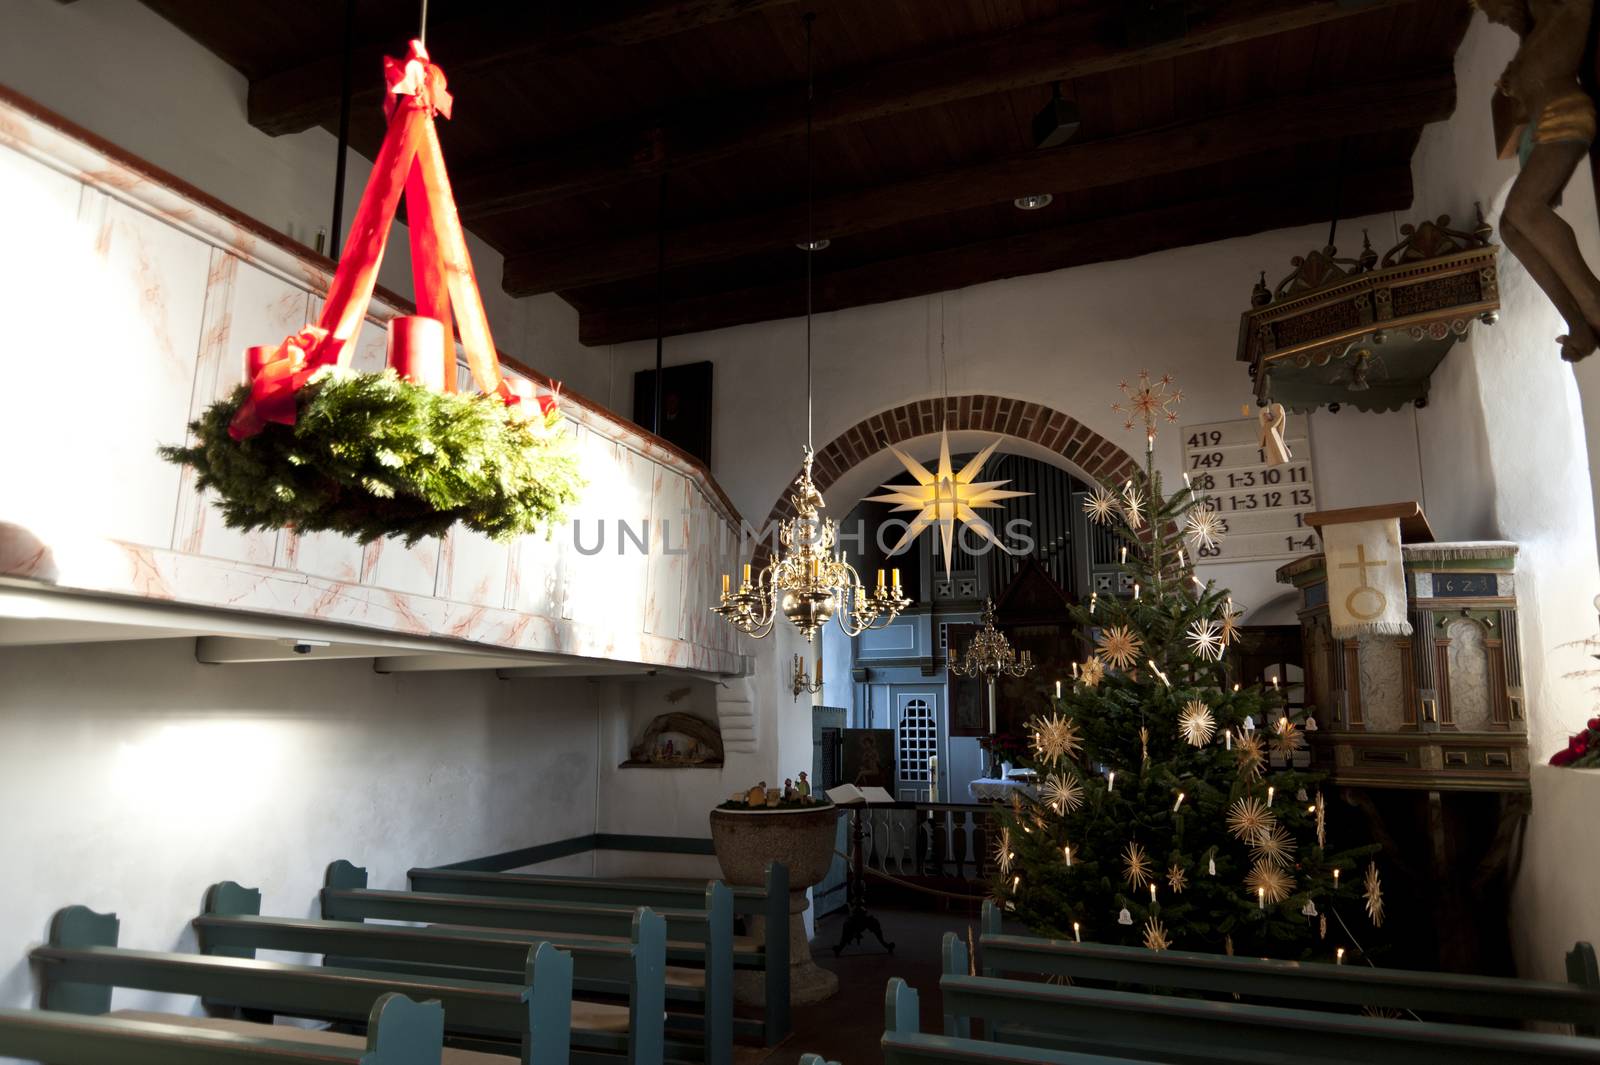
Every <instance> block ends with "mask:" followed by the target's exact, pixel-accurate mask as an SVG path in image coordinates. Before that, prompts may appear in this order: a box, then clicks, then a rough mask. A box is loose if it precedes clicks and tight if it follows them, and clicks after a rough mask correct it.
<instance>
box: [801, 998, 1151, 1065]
mask: <svg viewBox="0 0 1600 1065" xmlns="http://www.w3.org/2000/svg"><path fill="white" fill-rule="evenodd" d="M919 998H920V996H919V995H918V994H917V990H916V988H914V987H912V986H910V985H909V984H907V983H906V982H905V981H904V980H902V979H901V978H900V977H898V976H894V977H890V978H889V985H888V988H887V989H886V991H885V994H884V1022H883V1042H882V1049H883V1060H884V1065H1017V1063H1019V1062H1020V1063H1024V1065H1140V1063H1139V1062H1137V1061H1134V1060H1132V1059H1129V1058H1120V1057H1119V1058H1108V1057H1104V1056H1101V1055H1098V1054H1080V1053H1077V1052H1075V1051H1069V1050H1049V1049H1045V1048H1041V1047H1020V1046H1016V1045H1014V1044H1009V1043H993V1042H986V1041H983V1040H976V1039H968V1038H955V1037H952V1036H948V1035H932V1034H927V1033H924V1032H923V1031H922V1030H921V1025H922V1016H921V1006H920V1001H919ZM806 1058H813V1059H815V1060H816V1061H819V1062H820V1061H821V1060H822V1059H821V1058H819V1057H817V1055H815V1054H807V1055H803V1056H802V1057H801V1059H800V1062H801V1065H805V1061H806ZM830 1065H837V1063H836V1062H835V1063H830Z"/></svg>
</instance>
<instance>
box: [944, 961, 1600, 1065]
mask: <svg viewBox="0 0 1600 1065" xmlns="http://www.w3.org/2000/svg"><path fill="white" fill-rule="evenodd" d="M939 990H940V993H941V995H942V996H943V998H944V1010H945V1023H946V1034H948V1035H952V1036H953V1037H957V1038H960V1037H962V1033H963V1032H965V1031H970V1025H971V1022H972V1021H973V1020H982V1021H983V1023H984V1030H985V1032H986V1033H991V1034H992V1035H993V1036H994V1037H995V1038H996V1040H997V1041H998V1042H1003V1043H1006V1044H1012V1045H1021V1046H1028V1047H1042V1048H1045V1049H1051V1050H1062V1051H1071V1052H1074V1053H1085V1054H1102V1055H1106V1056H1109V1057H1115V1058H1147V1059H1149V1060H1152V1061H1160V1062H1167V1063H1172V1065H1241V1063H1247V1065H1278V1063H1281V1062H1284V1061H1295V1062H1301V1063H1306V1065H1333V1063H1335V1062H1337V1063H1339V1065H1348V1063H1349V1062H1362V1063H1364V1065H1418V1063H1423V1062H1438V1063H1445V1062H1448V1063H1449V1065H1510V1063H1513V1062H1514V1063H1516V1065H1557V1063H1560V1065H1574V1063H1578V1062H1582V1063H1585V1065H1596V1063H1600V1041H1596V1040H1593V1039H1586V1038H1581V1037H1577V1036H1567V1035H1545V1034H1542V1033H1535V1032H1519V1031H1510V1030H1507V1029H1503V1028H1475V1027H1471V1026H1468V1025H1460V1024H1434V1023H1431V1022H1427V1021H1412V1020H1390V1019H1387V1018H1375V1017H1362V1016H1354V1015H1349V1014H1337V1013H1323V1012H1317V1011H1314V1010H1299V1009H1281V1008H1278V1007H1274V1006H1255V1005H1244V1004H1239V1003H1233V1002H1207V1001H1203V1000H1199V999H1190V998H1178V997H1176V996H1171V995H1146V994H1138V993H1135V992H1131V991H1107V990H1102V989H1099V988H1087V987H1064V986H1058V985H1054V984H1044V983H1035V982H1025V981H1020V980H1001V979H997V978H995V977H991V976H945V977H942V978H941V979H940V981H939ZM952 1029H953V1030H952Z"/></svg>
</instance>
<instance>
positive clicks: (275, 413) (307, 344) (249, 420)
mask: <svg viewBox="0 0 1600 1065" xmlns="http://www.w3.org/2000/svg"><path fill="white" fill-rule="evenodd" d="M327 339H328V331H327V330H326V329H323V328H322V327H321V326H315V325H308V326H306V327H305V328H304V329H302V330H300V332H298V333H295V334H293V335H291V336H287V337H284V339H283V343H282V344H280V345H279V346H278V350H277V351H276V352H275V353H274V354H273V356H272V359H271V360H270V361H269V362H267V364H266V365H265V366H263V367H261V370H260V372H259V373H257V374H256V376H255V378H254V380H252V381H251V382H250V398H249V399H247V400H245V401H244V402H243V403H241V404H240V405H239V409H238V411H237V412H235V414H234V416H233V421H231V422H230V423H228V435H229V436H231V437H233V439H235V440H243V439H245V438H246V437H251V436H254V435H255V434H257V433H259V432H260V431H261V430H262V429H263V428H264V427H265V426H266V423H267V422H277V423H278V424H279V425H293V424H294V415H295V398H294V394H295V392H297V391H299V389H300V387H301V386H302V385H304V384H305V383H306V381H307V380H309V379H310V377H311V375H312V374H314V373H316V372H317V370H318V369H319V368H320V365H321V364H320V363H319V362H318V361H317V360H315V359H314V358H313V356H314V355H315V354H316V353H317V350H318V349H319V348H320V347H321V346H322V344H323V343H324V342H325V341H326V340H327Z"/></svg>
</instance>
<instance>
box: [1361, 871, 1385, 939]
mask: <svg viewBox="0 0 1600 1065" xmlns="http://www.w3.org/2000/svg"><path fill="white" fill-rule="evenodd" d="M1361 897H1362V899H1363V900H1364V901H1365V902H1366V904H1367V917H1368V918H1369V919H1370V920H1371V921H1372V927H1374V928H1382V927H1383V882H1382V881H1381V880H1379V879H1378V863H1377V862H1368V863H1367V875H1366V876H1365V877H1363V878H1362V882H1361Z"/></svg>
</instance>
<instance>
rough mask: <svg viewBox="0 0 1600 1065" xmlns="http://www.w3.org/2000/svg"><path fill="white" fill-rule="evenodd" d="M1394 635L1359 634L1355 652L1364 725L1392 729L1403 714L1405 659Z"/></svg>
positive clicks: (1378, 730) (1378, 728)
mask: <svg viewBox="0 0 1600 1065" xmlns="http://www.w3.org/2000/svg"><path fill="white" fill-rule="evenodd" d="M1403 655H1404V652H1402V651H1401V650H1400V641H1399V638H1398V637H1395V636H1363V637H1361V643H1360V645H1359V647H1358V648H1357V651H1356V660H1357V662H1358V663H1359V667H1360V673H1361V716H1362V720H1363V721H1364V722H1365V723H1366V726H1367V728H1369V729H1371V730H1373V731H1376V732H1394V731H1397V730H1398V729H1399V728H1400V724H1401V722H1402V720H1403V719H1404V716H1405V683H1404V680H1405V674H1404V672H1403V670H1404V668H1405V662H1404V658H1403Z"/></svg>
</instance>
